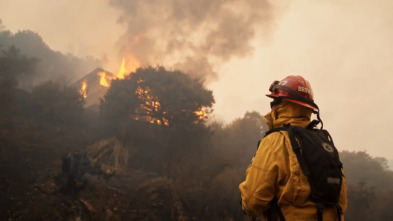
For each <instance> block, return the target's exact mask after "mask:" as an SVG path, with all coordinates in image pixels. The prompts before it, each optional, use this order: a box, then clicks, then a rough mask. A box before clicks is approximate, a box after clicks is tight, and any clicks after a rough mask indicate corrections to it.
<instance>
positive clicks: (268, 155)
mask: <svg viewBox="0 0 393 221" xmlns="http://www.w3.org/2000/svg"><path fill="white" fill-rule="evenodd" d="M270 92H271V93H270V94H268V95H267V96H268V97H270V98H272V99H273V101H272V102H271V111H270V112H269V113H268V114H266V115H265V116H264V120H265V121H266V123H267V124H268V126H269V129H273V128H278V127H283V126H284V125H287V124H290V125H293V126H299V127H306V126H307V125H309V123H310V121H311V115H312V113H313V112H314V113H318V115H317V116H318V119H319V108H318V106H317V105H316V104H315V103H314V100H313V92H312V89H311V86H310V84H309V82H308V81H306V80H305V79H304V78H303V77H301V76H292V75H291V76H288V77H286V78H284V79H283V80H281V81H275V82H273V84H272V85H271V87H270ZM239 189H240V192H241V204H242V209H243V211H244V212H245V213H246V214H247V215H248V216H249V217H250V218H252V219H255V217H258V216H260V215H263V217H264V220H282V219H284V220H288V221H294V220H302V221H304V220H307V221H308V220H317V208H316V205H315V203H314V202H313V201H312V200H311V199H310V193H311V187H310V185H309V182H308V177H307V176H305V175H304V174H303V172H302V170H301V168H300V165H299V163H298V160H297V157H296V155H295V153H294V152H293V150H292V146H291V143H290V140H289V137H288V133H287V132H285V131H281V132H275V133H272V134H269V136H267V137H265V138H264V139H262V140H261V142H260V144H259V146H258V150H257V152H256V154H255V156H254V158H253V160H252V162H251V164H250V165H249V166H248V168H247V171H246V179H245V181H244V182H242V183H241V184H240V185H239ZM338 206H339V207H341V211H339V212H340V213H338V210H337V208H335V207H330V208H325V209H324V211H323V220H324V221H330V220H344V212H345V211H346V208H347V195H346V181H345V178H343V180H342V185H341V190H340V193H339V199H338Z"/></svg>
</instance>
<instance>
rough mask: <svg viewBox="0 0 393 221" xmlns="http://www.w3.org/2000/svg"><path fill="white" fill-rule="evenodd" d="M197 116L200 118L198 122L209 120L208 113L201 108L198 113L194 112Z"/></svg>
mask: <svg viewBox="0 0 393 221" xmlns="http://www.w3.org/2000/svg"><path fill="white" fill-rule="evenodd" d="M194 113H195V115H196V116H197V117H198V120H204V119H206V118H207V113H206V111H205V110H204V109H203V108H200V109H199V110H197V111H194Z"/></svg>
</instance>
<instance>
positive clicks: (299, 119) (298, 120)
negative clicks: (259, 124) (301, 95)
mask: <svg viewBox="0 0 393 221" xmlns="http://www.w3.org/2000/svg"><path fill="white" fill-rule="evenodd" d="M311 114H312V110H311V109H310V108H307V107H303V106H301V105H298V104H295V103H291V102H289V101H285V100H284V101H283V102H281V103H280V104H278V105H276V106H274V107H273V108H272V110H271V112H269V113H268V114H266V115H265V116H264V120H265V121H266V123H267V124H268V126H269V129H273V128H276V127H282V126H284V125H285V124H291V125H293V126H299V127H306V126H307V125H308V124H309V123H310V119H311Z"/></svg>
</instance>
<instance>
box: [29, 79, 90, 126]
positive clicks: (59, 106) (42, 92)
mask: <svg viewBox="0 0 393 221" xmlns="http://www.w3.org/2000/svg"><path fill="white" fill-rule="evenodd" d="M32 104H33V106H34V107H35V118H36V119H37V120H38V122H40V123H42V124H44V125H71V124H76V125H79V123H80V120H81V119H82V115H83V104H84V100H83V97H82V95H81V94H79V93H78V91H77V90H76V89H75V88H72V87H68V86H64V85H60V84H58V83H54V82H51V81H48V82H45V83H43V84H41V85H38V86H36V87H34V88H33V91H32Z"/></svg>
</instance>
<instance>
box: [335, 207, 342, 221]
mask: <svg viewBox="0 0 393 221" xmlns="http://www.w3.org/2000/svg"><path fill="white" fill-rule="evenodd" d="M336 209H337V215H338V221H341V215H342V214H343V209H342V208H341V206H340V205H338V203H337V204H336Z"/></svg>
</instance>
